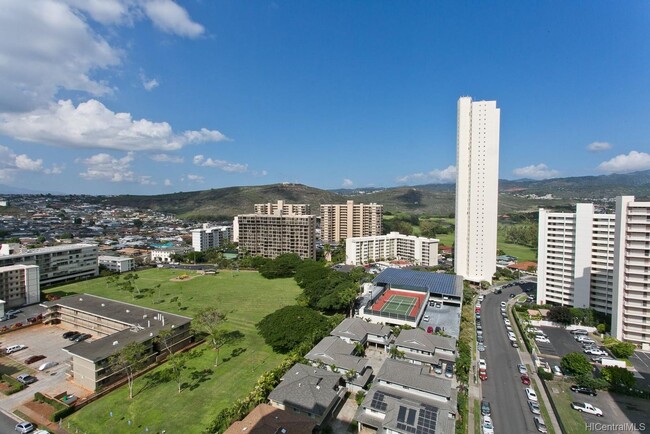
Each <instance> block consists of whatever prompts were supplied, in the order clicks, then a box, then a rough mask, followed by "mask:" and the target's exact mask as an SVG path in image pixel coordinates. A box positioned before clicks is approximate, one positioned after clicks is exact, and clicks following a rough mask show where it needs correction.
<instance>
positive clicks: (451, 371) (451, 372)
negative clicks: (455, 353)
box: [445, 363, 454, 378]
mask: <svg viewBox="0 0 650 434" xmlns="http://www.w3.org/2000/svg"><path fill="white" fill-rule="evenodd" d="M453 376H454V365H452V364H451V363H447V368H446V369H445V377H447V378H451V377H453Z"/></svg>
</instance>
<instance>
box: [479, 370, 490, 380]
mask: <svg viewBox="0 0 650 434" xmlns="http://www.w3.org/2000/svg"><path fill="white" fill-rule="evenodd" d="M478 378H480V379H481V381H485V380H487V379H488V375H487V371H486V370H482V371H479V372H478Z"/></svg>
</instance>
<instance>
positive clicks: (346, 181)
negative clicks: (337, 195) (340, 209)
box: [341, 178, 354, 188]
mask: <svg viewBox="0 0 650 434" xmlns="http://www.w3.org/2000/svg"><path fill="white" fill-rule="evenodd" d="M341 185H342V186H343V187H344V188H349V187H352V186H353V185H354V182H352V180H351V179H348V178H343V184H341Z"/></svg>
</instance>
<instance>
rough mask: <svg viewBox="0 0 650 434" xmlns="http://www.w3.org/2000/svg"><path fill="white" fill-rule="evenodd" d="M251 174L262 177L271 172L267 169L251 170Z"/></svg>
mask: <svg viewBox="0 0 650 434" xmlns="http://www.w3.org/2000/svg"><path fill="white" fill-rule="evenodd" d="M251 174H252V175H253V176H256V177H258V178H261V177H262V176H266V175H268V174H269V172H267V171H266V170H253V171H252V172H251Z"/></svg>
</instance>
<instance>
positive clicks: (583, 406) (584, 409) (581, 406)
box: [571, 402, 603, 417]
mask: <svg viewBox="0 0 650 434" xmlns="http://www.w3.org/2000/svg"><path fill="white" fill-rule="evenodd" d="M571 408H573V409H574V410H578V411H579V412H581V413H589V414H593V415H596V416H600V417H602V416H603V411H602V410H601V409H600V408H598V407H594V406H593V405H591V404H589V403H588V402H572V403H571Z"/></svg>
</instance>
